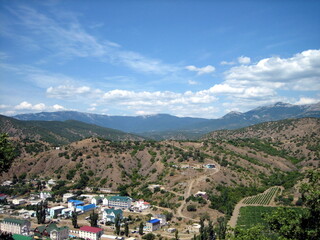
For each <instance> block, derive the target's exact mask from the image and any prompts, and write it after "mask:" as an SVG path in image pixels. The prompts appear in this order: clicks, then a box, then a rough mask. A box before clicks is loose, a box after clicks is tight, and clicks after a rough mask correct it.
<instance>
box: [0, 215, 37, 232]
mask: <svg viewBox="0 0 320 240" xmlns="http://www.w3.org/2000/svg"><path fill="white" fill-rule="evenodd" d="M30 226H31V224H30V221H28V220H21V219H15V218H5V219H3V221H2V222H0V230H1V231H2V232H7V233H12V234H15V233H16V234H21V235H29V232H30Z"/></svg>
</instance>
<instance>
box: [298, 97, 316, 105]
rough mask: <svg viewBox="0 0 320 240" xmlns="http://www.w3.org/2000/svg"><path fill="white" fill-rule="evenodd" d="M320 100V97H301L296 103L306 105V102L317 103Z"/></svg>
mask: <svg viewBox="0 0 320 240" xmlns="http://www.w3.org/2000/svg"><path fill="white" fill-rule="evenodd" d="M318 102H320V98H308V97H301V98H300V99H299V101H297V102H295V104H297V105H304V104H315V103H318Z"/></svg>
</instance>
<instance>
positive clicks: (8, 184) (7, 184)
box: [1, 180, 12, 186]
mask: <svg viewBox="0 0 320 240" xmlns="http://www.w3.org/2000/svg"><path fill="white" fill-rule="evenodd" d="M10 185H12V181H10V180H8V181H4V182H3V183H2V184H1V186H10Z"/></svg>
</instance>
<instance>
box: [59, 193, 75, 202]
mask: <svg viewBox="0 0 320 240" xmlns="http://www.w3.org/2000/svg"><path fill="white" fill-rule="evenodd" d="M74 197H75V195H74V194H73V193H65V194H63V196H62V200H63V202H65V203H66V202H68V201H69V200H70V199H72V198H74Z"/></svg>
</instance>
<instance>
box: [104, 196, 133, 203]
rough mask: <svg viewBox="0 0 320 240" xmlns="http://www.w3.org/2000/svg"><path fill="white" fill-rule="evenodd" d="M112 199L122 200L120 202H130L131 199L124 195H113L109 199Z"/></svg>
mask: <svg viewBox="0 0 320 240" xmlns="http://www.w3.org/2000/svg"><path fill="white" fill-rule="evenodd" d="M109 200H110V201H120V202H128V201H129V200H131V198H130V197H124V196H112V197H110V199H109Z"/></svg>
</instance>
